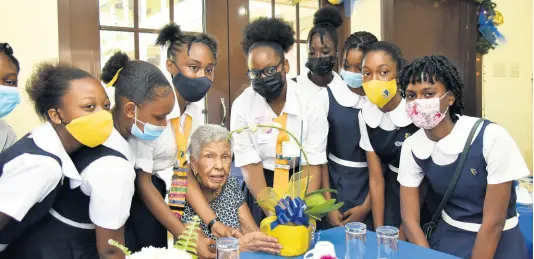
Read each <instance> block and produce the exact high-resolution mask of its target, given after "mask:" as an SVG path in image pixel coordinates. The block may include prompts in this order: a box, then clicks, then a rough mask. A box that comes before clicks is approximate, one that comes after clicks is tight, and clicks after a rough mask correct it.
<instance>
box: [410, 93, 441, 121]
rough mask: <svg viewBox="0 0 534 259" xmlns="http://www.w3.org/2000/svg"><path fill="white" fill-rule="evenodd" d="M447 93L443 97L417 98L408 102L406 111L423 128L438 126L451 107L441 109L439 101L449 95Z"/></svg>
mask: <svg viewBox="0 0 534 259" xmlns="http://www.w3.org/2000/svg"><path fill="white" fill-rule="evenodd" d="M448 93H449V92H448V91H447V93H445V95H443V96H442V97H441V98H438V97H435V98H430V99H416V100H413V101H411V102H406V113H407V114H408V117H410V119H412V121H413V124H414V125H415V126H417V127H419V128H422V129H427V130H428V129H432V128H434V127H436V126H437V125H438V124H439V123H440V122H441V121H442V120H443V119H444V118H445V116H446V114H447V111H448V110H449V107H447V109H446V110H445V111H444V112H441V111H440V108H439V101H440V100H441V99H443V97H445V96H447V94H448Z"/></svg>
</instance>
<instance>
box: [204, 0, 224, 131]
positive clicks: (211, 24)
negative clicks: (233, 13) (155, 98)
mask: <svg viewBox="0 0 534 259" xmlns="http://www.w3.org/2000/svg"><path fill="white" fill-rule="evenodd" d="M205 7H206V32H207V33H209V34H211V35H213V36H214V37H215V38H216V39H217V41H218V42H219V45H218V49H219V51H218V53H217V67H216V69H215V79H214V82H213V86H212V87H211V89H210V91H209V92H208V97H207V105H206V106H207V109H208V122H209V123H213V124H220V125H223V126H227V127H229V124H230V120H229V118H230V77H229V68H230V67H229V63H230V59H229V55H228V45H229V41H228V1H227V0H206V3H205ZM222 103H223V104H224V105H223V104H222ZM225 109H226V117H224V112H225Z"/></svg>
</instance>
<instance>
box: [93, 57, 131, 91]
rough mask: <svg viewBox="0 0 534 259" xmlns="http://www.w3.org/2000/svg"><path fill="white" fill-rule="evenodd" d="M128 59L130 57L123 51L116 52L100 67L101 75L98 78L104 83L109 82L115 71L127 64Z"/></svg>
mask: <svg viewBox="0 0 534 259" xmlns="http://www.w3.org/2000/svg"><path fill="white" fill-rule="evenodd" d="M129 61H130V58H129V57H128V55H127V54H126V53H124V52H120V51H119V52H116V53H115V54H113V56H111V58H109V60H108V61H107V62H106V65H105V66H104V68H103V69H102V75H101V76H100V78H101V79H102V81H103V82H104V83H106V84H107V83H109V82H110V81H111V80H112V79H113V77H115V75H116V74H117V71H119V69H121V68H123V67H125V66H126V64H128V62H129Z"/></svg>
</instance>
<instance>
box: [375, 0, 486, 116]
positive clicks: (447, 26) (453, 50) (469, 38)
mask: <svg viewBox="0 0 534 259" xmlns="http://www.w3.org/2000/svg"><path fill="white" fill-rule="evenodd" d="M422 21H424V22H422ZM382 23H383V25H382V28H383V32H382V33H383V35H382V38H383V39H384V40H386V41H390V42H393V43H395V44H397V45H398V46H399V48H400V49H401V50H402V52H403V54H404V57H405V58H406V59H407V60H413V59H414V58H417V57H421V56H426V55H445V56H447V57H448V58H449V59H450V60H451V61H452V62H454V63H455V65H456V66H457V68H458V70H459V72H460V76H461V77H462V79H463V81H464V84H465V86H466V87H465V90H464V104H465V112H466V114H467V115H471V116H481V111H482V108H481V107H482V98H481V96H482V95H481V89H480V87H477V84H476V71H475V70H476V69H475V68H476V67H475V65H476V64H475V60H476V40H477V27H476V26H477V16H476V4H475V3H474V2H473V1H469V0H456V1H442V2H440V3H439V5H435V2H434V1H428V0H382Z"/></svg>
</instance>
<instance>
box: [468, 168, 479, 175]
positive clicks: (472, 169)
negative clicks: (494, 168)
mask: <svg viewBox="0 0 534 259" xmlns="http://www.w3.org/2000/svg"><path fill="white" fill-rule="evenodd" d="M469 170H470V171H471V174H473V175H477V174H478V173H477V170H476V169H474V168H470V169H469Z"/></svg>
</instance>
